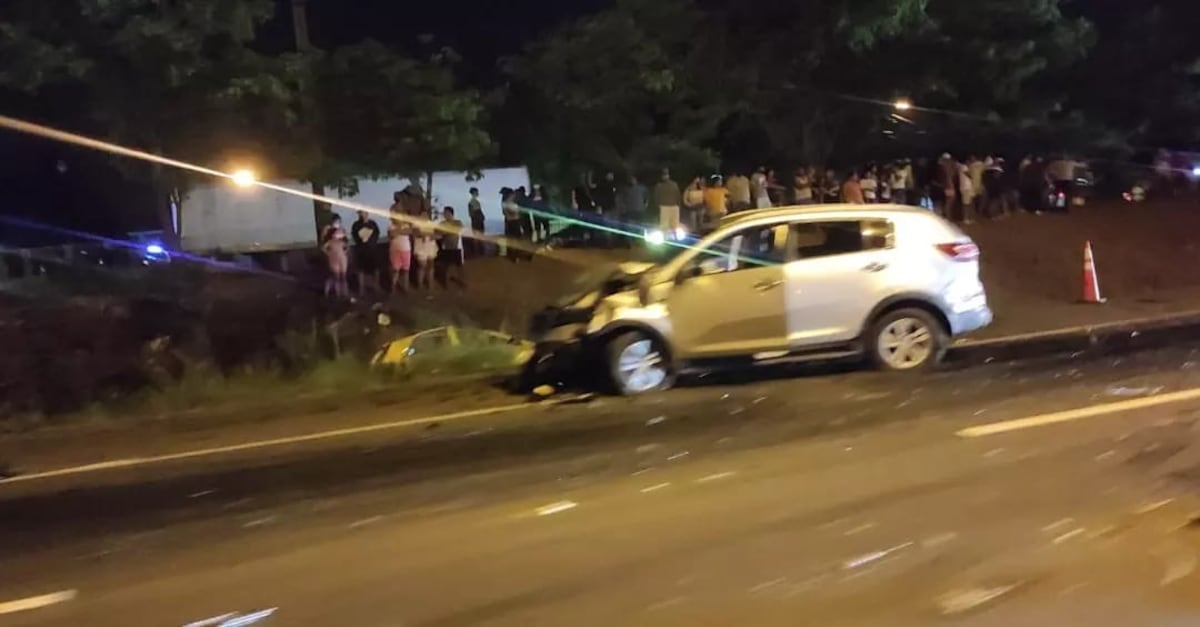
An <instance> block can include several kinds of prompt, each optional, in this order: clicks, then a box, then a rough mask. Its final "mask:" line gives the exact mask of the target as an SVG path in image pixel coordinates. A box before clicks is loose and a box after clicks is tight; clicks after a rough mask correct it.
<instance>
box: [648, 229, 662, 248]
mask: <svg viewBox="0 0 1200 627" xmlns="http://www.w3.org/2000/svg"><path fill="white" fill-rule="evenodd" d="M666 242H667V236H666V234H664V233H663V232H662V231H660V230H658V229H655V230H653V231H646V243H647V244H650V245H651V246H661V245H663V244H665V243H666Z"/></svg>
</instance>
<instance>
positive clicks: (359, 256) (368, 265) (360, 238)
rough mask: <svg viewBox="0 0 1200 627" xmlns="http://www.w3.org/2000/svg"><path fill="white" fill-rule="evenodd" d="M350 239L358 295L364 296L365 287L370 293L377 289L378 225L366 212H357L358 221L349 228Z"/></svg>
mask: <svg viewBox="0 0 1200 627" xmlns="http://www.w3.org/2000/svg"><path fill="white" fill-rule="evenodd" d="M350 239H351V240H352V241H353V242H354V265H355V266H356V267H357V268H358V295H359V296H365V295H366V292H367V287H368V286H370V288H371V291H375V290H376V289H378V288H379V264H378V263H377V262H376V260H377V259H378V257H379V250H378V244H379V225H378V224H376V223H375V221H374V220H372V219H371V218H370V217H369V216H368V215H367V212H366V211H359V212H358V219H357V220H355V221H354V224H353V225H351V226H350Z"/></svg>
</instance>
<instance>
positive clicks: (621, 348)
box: [605, 331, 674, 396]
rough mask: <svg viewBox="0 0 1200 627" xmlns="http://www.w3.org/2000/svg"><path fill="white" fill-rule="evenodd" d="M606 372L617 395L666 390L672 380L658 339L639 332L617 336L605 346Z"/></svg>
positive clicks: (665, 352) (664, 352) (668, 364)
mask: <svg viewBox="0 0 1200 627" xmlns="http://www.w3.org/2000/svg"><path fill="white" fill-rule="evenodd" d="M605 352H606V356H607V358H608V359H607V361H608V373H609V377H610V378H611V379H612V383H613V387H614V388H615V389H616V391H617V392H618V393H620V394H623V395H626V396H633V395H635V394H644V393H646V392H653V391H655V390H665V389H667V388H669V387H671V384H672V383H674V377H673V376H672V372H671V363H670V359H669V358H668V356H667V351H666V350H665V349H664V347H663V345H662V342H661V341H659V339H658V338H656V337H654V336H652V335H650V334H648V333H643V332H640V331H629V332H626V333H622V334H621V335H618V336H616V337H615V338H613V339H612V341H610V342H609V343H608V345H607V346H606V347H605Z"/></svg>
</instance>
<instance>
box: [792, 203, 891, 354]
mask: <svg viewBox="0 0 1200 627" xmlns="http://www.w3.org/2000/svg"><path fill="white" fill-rule="evenodd" d="M894 233H895V227H894V225H893V224H892V223H891V222H890V221H888V220H883V219H868V220H853V219H838V220H813V221H800V222H796V223H794V224H793V225H792V238H793V243H792V245H793V247H794V251H793V257H792V260H791V261H789V262H788V264H787V266H786V268H785V276H786V281H787V290H786V298H787V312H788V320H787V326H788V344H789V347H790V348H791V349H793V350H803V349H805V348H812V347H818V346H821V345H824V344H836V343H840V342H846V341H849V340H853V339H854V338H856V337H857V336H858V335H859V333H860V332H861V329H862V324H863V321H864V320H866V317H867V315H868V314H869V313H870V311H871V309H872V308H874V307H875V305H876V304H878V303H879V302H880V300H881V299H882V298H883V296H884V295H885V293H886V290H887V286H888V284H889V282H891V281H892V280H893V279H894V272H895V271H896V268H895V267H894V265H895V264H894V263H893V261H894V259H893V258H892V256H893V254H894V250H893V242H894V237H895V236H894Z"/></svg>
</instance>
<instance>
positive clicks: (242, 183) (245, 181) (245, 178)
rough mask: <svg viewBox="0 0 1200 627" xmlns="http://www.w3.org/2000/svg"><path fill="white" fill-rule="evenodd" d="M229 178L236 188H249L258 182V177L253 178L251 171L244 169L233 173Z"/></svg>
mask: <svg viewBox="0 0 1200 627" xmlns="http://www.w3.org/2000/svg"><path fill="white" fill-rule="evenodd" d="M229 178H230V179H232V180H233V184H234V185H237V186H238V187H250V186H251V185H254V183H255V182H256V181H257V180H258V177H256V176H254V172H253V171H251V170H245V169H243V170H236V171H234V173H233V174H231V175H230V176H229Z"/></svg>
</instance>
